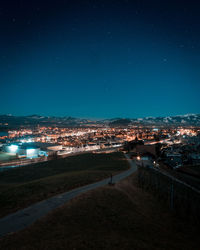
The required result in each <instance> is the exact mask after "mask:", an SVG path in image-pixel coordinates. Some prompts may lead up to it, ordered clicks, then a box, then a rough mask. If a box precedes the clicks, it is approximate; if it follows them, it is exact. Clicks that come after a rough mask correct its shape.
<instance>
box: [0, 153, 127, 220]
mask: <svg viewBox="0 0 200 250" xmlns="http://www.w3.org/2000/svg"><path fill="white" fill-rule="evenodd" d="M126 169H128V163H127V161H126V160H125V158H124V155H123V154H122V153H111V154H82V155H77V156H71V157H67V158H65V159H58V160H54V161H49V162H43V163H38V164H35V165H30V166H26V167H20V168H15V169H12V170H9V171H5V172H1V173H0V217H3V216H5V215H7V214H9V213H11V212H14V211H17V210H19V209H21V208H25V207H27V206H29V205H31V204H33V203H35V202H37V201H41V200H44V199H46V198H48V197H51V196H54V195H56V194H58V193H62V192H65V191H68V190H70V189H73V188H76V187H79V186H83V185H86V184H89V183H92V182H95V181H98V180H101V179H104V178H106V177H109V176H110V174H111V173H112V174H116V173H118V172H120V171H123V170H126Z"/></svg>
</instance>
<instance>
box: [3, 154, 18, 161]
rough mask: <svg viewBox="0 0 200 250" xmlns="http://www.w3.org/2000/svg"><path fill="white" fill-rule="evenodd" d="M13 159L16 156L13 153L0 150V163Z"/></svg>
mask: <svg viewBox="0 0 200 250" xmlns="http://www.w3.org/2000/svg"><path fill="white" fill-rule="evenodd" d="M15 159H17V156H16V155H15V154H9V153H4V152H0V163H1V162H8V161H11V160H15Z"/></svg>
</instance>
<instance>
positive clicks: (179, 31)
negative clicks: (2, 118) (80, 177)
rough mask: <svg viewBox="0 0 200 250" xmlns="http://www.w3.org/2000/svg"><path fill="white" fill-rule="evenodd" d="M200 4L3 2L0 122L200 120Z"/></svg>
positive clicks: (118, 0) (114, 0)
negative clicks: (198, 116)
mask: <svg viewBox="0 0 200 250" xmlns="http://www.w3.org/2000/svg"><path fill="white" fill-rule="evenodd" d="M199 13H200V3H198V1H196V0H195V1H194V0H190V1H189V0H188V1H184V0H182V1H177V0H174V1H170V0H167V1H165V0H163V1H160V0H157V1H156V0H155V1H151V0H146V1H145V0H137V1H136V0H135V1H134V0H107V1H104V0H48V1H46V0H40V1H39V0H34V1H32V0H29V1H27V0H12V1H11V0H1V1H0V114H13V115H30V114H39V115H53V116H73V117H81V118H82V117H85V118H112V117H129V118H135V117H145V116H169V115H180V114H185V113H200V94H199V93H200V15H199Z"/></svg>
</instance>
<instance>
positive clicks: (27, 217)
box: [0, 155, 137, 237]
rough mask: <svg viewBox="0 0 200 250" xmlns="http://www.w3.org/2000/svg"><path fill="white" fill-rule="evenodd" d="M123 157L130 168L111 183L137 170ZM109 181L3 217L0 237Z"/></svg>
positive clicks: (77, 189)
mask: <svg viewBox="0 0 200 250" xmlns="http://www.w3.org/2000/svg"><path fill="white" fill-rule="evenodd" d="M125 157H126V159H127V161H128V162H129V164H130V168H129V169H128V170H126V171H124V172H122V173H120V174H117V175H114V176H113V177H112V182H113V183H116V182H119V181H120V180H122V179H124V178H126V177H128V176H129V175H131V174H132V173H134V172H135V171H136V170H137V166H136V164H135V162H134V161H132V160H131V159H130V158H129V157H128V155H125ZM110 181H111V178H107V179H104V180H102V181H98V182H95V183H92V184H89V185H86V186H83V187H79V188H75V189H73V190H71V191H68V192H65V193H62V194H59V195H56V196H53V197H51V198H49V199H46V200H43V201H41V202H38V203H35V204H33V205H31V206H29V207H27V208H25V209H22V210H19V211H17V212H16V213H13V214H10V215H8V216H6V217H3V218H2V219H0V237H3V236H5V235H7V234H10V233H14V232H17V231H19V230H22V229H25V228H26V227H28V226H30V225H31V224H33V223H34V222H35V221H36V220H38V219H40V218H41V217H43V216H45V215H47V214H48V213H49V212H50V211H52V210H54V209H55V208H58V207H60V206H62V205H64V204H65V203H66V202H67V201H69V200H71V199H72V198H74V197H76V196H78V195H80V194H82V193H85V192H87V191H89V190H92V189H95V188H98V187H102V186H105V185H107V184H108V183H109V182H110Z"/></svg>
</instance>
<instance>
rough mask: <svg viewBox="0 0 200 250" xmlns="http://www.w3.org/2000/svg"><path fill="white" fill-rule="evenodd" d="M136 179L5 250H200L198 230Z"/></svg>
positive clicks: (75, 206) (72, 208)
mask: <svg viewBox="0 0 200 250" xmlns="http://www.w3.org/2000/svg"><path fill="white" fill-rule="evenodd" d="M134 178H135V177H134V176H132V177H129V178H127V179H126V180H124V181H122V182H120V183H119V184H116V185H115V186H112V187H109V186H108V187H104V188H99V189H97V190H94V191H91V192H88V193H86V194H83V195H81V196H79V197H77V198H75V199H73V200H72V201H70V202H69V203H67V204H66V205H64V206H63V207H61V208H59V209H57V210H55V211H54V212H53V213H51V214H49V215H48V216H46V217H45V218H43V219H42V220H40V221H38V222H36V223H35V224H34V225H33V226H31V227H30V228H28V229H26V230H23V231H22V232H18V233H16V234H13V235H10V236H7V237H5V238H3V239H2V240H1V241H0V249H6V250H9V249H26V250H33V249H38V250H40V249H41V250H45V249H48V250H51V249H52V250H55V249H56V250H57V249H69V250H70V249H87V250H88V249H120V250H121V249H148V250H149V249H170V250H176V249H177V250H186V249H187V250H193V249H194V250H196V249H199V245H198V244H199V242H198V237H195V233H194V232H193V231H192V230H193V229H192V228H188V226H187V225H186V224H185V223H184V222H182V221H179V220H178V219H176V218H174V216H173V215H172V214H170V212H169V211H168V210H167V209H166V208H164V207H163V206H162V205H160V204H159V203H158V202H157V200H156V199H155V198H154V197H153V196H152V195H151V194H148V193H146V192H144V191H142V190H141V189H140V188H138V187H137V186H136V185H134V183H135V180H134Z"/></svg>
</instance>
